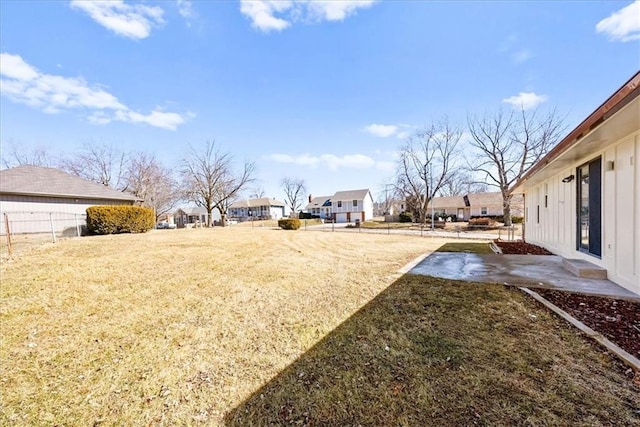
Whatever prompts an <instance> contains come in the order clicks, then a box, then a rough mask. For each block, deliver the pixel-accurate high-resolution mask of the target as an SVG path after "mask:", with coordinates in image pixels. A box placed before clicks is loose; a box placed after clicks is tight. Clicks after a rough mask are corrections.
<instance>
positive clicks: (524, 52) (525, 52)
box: [511, 49, 533, 64]
mask: <svg viewBox="0 0 640 427" xmlns="http://www.w3.org/2000/svg"><path fill="white" fill-rule="evenodd" d="M531 58H533V53H531V51H530V50H529V49H520V50H518V51H517V52H514V53H512V54H511V59H512V60H513V62H514V63H515V64H522V63H523V62H525V61H528V60H529V59H531Z"/></svg>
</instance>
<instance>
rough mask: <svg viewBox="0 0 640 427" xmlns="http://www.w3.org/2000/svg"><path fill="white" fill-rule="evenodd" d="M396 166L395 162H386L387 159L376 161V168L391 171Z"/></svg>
mask: <svg viewBox="0 0 640 427" xmlns="http://www.w3.org/2000/svg"><path fill="white" fill-rule="evenodd" d="M395 167H396V164H395V163H393V162H386V161H379V162H376V169H378V170H381V171H385V172H389V171H392V170H394V169H395Z"/></svg>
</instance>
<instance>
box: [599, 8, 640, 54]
mask: <svg viewBox="0 0 640 427" xmlns="http://www.w3.org/2000/svg"><path fill="white" fill-rule="evenodd" d="M596 32H598V33H604V34H605V35H607V36H608V37H609V40H612V41H621V42H623V43H624V42H628V41H632V40H640V0H636V1H635V2H633V3H631V4H630V5H628V6H626V7H623V8H622V9H620V10H618V11H616V12H614V13H612V14H611V16H609V17H608V18H605V19H603V20H602V21H600V22H598V23H597V24H596Z"/></svg>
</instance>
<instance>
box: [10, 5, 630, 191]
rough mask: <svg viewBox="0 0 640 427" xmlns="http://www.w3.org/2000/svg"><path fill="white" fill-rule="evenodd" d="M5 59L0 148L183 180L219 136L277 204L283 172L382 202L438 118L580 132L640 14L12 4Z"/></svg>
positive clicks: (489, 8) (617, 69)
mask: <svg viewBox="0 0 640 427" xmlns="http://www.w3.org/2000/svg"><path fill="white" fill-rule="evenodd" d="M0 52H1V54H2V57H1V58H0V72H1V74H2V82H1V85H0V92H1V95H2V96H1V97H0V102H1V104H0V107H1V108H0V138H1V139H0V141H1V142H2V148H3V149H5V147H6V146H7V145H8V144H15V145H17V146H20V147H25V149H26V150H32V149H35V148H47V149H48V150H49V151H50V152H52V153H54V154H61V155H66V154H71V153H74V152H77V151H78V150H79V149H80V147H81V146H82V145H83V144H84V143H86V142H88V141H101V142H104V143H108V144H113V145H114V146H115V147H117V148H118V149H121V150H125V151H146V152H149V153H154V154H155V155H156V156H157V157H158V159H160V160H161V161H162V162H163V163H165V164H166V165H167V166H174V167H175V166H178V165H179V162H180V159H181V158H182V155H183V154H182V153H183V152H184V150H185V149H186V147H187V146H188V145H189V144H191V145H194V146H198V145H203V144H204V143H205V142H206V141H207V140H215V141H216V143H217V145H218V146H219V147H220V148H221V149H222V150H225V151H230V152H232V153H233V155H234V157H235V159H236V160H238V161H242V160H244V159H249V160H253V161H255V162H256V164H257V166H258V173H257V178H258V182H257V184H258V185H259V186H261V187H263V188H264V189H265V190H266V195H267V196H272V197H276V198H279V199H282V198H283V197H284V196H283V192H282V190H281V189H280V186H279V182H280V180H281V179H282V178H284V177H287V176H288V177H299V178H304V179H305V181H306V183H307V187H308V190H309V192H311V193H313V194H316V195H320V194H333V193H334V192H335V191H338V190H346V189H355V188H367V187H368V188H371V189H372V191H373V192H374V193H380V192H381V189H382V186H383V184H384V183H385V182H387V181H389V178H390V177H391V176H392V175H393V165H394V151H395V150H396V149H397V148H398V146H399V145H400V144H401V143H402V138H403V137H405V136H406V135H408V134H410V133H411V132H413V131H415V129H416V128H419V127H421V126H425V125H427V124H429V123H431V122H432V121H437V120H439V119H441V118H442V117H443V116H444V115H447V116H448V117H449V119H450V120H452V121H454V122H458V123H459V124H460V125H462V126H463V125H464V124H465V121H466V117H467V115H468V114H483V113H485V112H492V111H495V110H497V109H499V108H505V109H509V108H513V107H514V106H515V107H519V106H520V105H524V106H525V107H526V108H534V107H536V106H538V107H539V108H541V109H543V110H545V109H547V108H557V110H558V112H560V113H561V114H563V115H566V116H567V119H566V120H567V125H568V126H569V127H570V128H571V127H573V126H575V125H577V124H578V123H579V122H580V121H581V120H582V119H584V118H585V117H586V115H588V114H589V113H590V112H591V111H593V110H594V109H595V108H596V107H597V106H598V105H600V104H601V103H602V102H603V101H604V100H605V99H606V98H607V97H608V96H609V95H611V94H612V92H613V91H614V90H616V89H617V88H618V87H620V86H621V85H622V84H623V83H624V82H625V81H626V80H627V79H628V78H629V77H631V76H632V75H633V74H634V73H635V72H636V71H637V70H638V69H639V68H640V2H639V1H636V2H634V3H631V2H629V1H623V2H617V1H606V2H597V1H588V2H579V1H570V2H462V1H457V2H456V1H454V2H421V1H378V2H375V1H359V2H358V1H342V2H340V1H328V2H316V1H312V2H309V1H273V2H270V1H197V2H189V1H162V2H154V1H144V2H134V1H111V2H104V3H100V2H82V1H71V2H69V1H40V2H31V1H11V0H8V1H7V0H3V1H2V3H0ZM568 130H570V129H568Z"/></svg>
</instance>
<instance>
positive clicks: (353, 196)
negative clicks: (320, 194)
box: [331, 188, 369, 201]
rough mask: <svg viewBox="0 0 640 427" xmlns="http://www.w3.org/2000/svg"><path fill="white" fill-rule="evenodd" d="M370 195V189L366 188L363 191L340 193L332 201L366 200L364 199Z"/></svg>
mask: <svg viewBox="0 0 640 427" xmlns="http://www.w3.org/2000/svg"><path fill="white" fill-rule="evenodd" d="M367 193H369V189H368V188H365V189H363V190H347V191H338V192H337V193H336V194H334V195H333V197H331V200H335V201H338V200H364V198H365V197H366V196H367Z"/></svg>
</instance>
